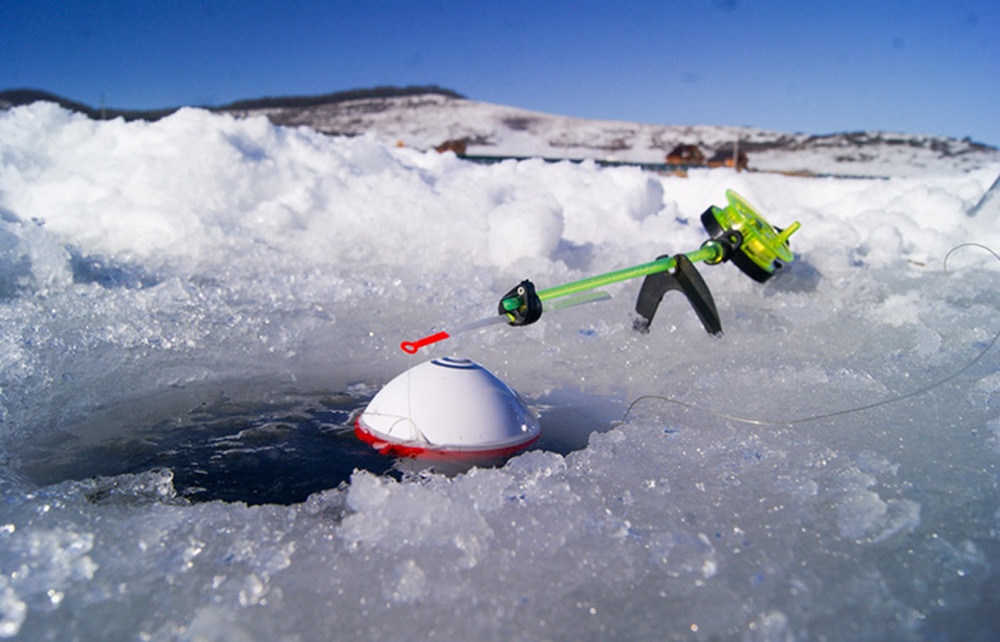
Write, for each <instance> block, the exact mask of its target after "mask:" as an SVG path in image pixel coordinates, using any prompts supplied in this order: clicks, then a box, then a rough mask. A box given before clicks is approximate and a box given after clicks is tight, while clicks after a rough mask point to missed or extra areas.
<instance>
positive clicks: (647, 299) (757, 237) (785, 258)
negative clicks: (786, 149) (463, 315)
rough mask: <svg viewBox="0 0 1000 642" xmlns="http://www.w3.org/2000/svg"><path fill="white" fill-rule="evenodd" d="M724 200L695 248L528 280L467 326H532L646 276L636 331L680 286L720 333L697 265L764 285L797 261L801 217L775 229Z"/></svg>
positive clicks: (440, 335)
mask: <svg viewBox="0 0 1000 642" xmlns="http://www.w3.org/2000/svg"><path fill="white" fill-rule="evenodd" d="M726 200H727V204H726V206H725V207H716V206H714V205H713V206H710V207H709V208H708V209H707V210H705V212H704V213H703V214H702V215H701V222H702V225H703V226H704V227H705V231H706V232H708V235H709V239H708V240H706V241H705V242H704V243H702V245H701V247H699V248H698V249H696V250H692V251H690V252H686V253H682V254H675V255H672V256H669V255H664V256H660V257H658V258H657V259H656V260H655V261H650V262H648V263H643V264H641V265H636V266H633V267H627V268H622V269H620V270H614V271H612V272H607V273H605V274H599V275H597V276H592V277H589V278H585V279H580V280H579V281H573V282H570V283H564V284H562V285H557V286H554V287H550V288H546V289H543V290H537V291H536V289H535V286H534V284H533V283H532V282H531V281H529V280H527V279H525V280H524V281H521V283H519V284H518V285H517V286H515V287H514V288H513V289H511V290H510V291H509V292H507V293H506V294H505V295H504V296H503V297H502V298H501V299H500V303H499V305H498V306H497V312H498V316H497V317H492V318H488V319H484V320H482V321H477V322H473V323H472V324H467V327H470V328H471V327H483V326H484V325H490V324H492V323H494V322H502V321H506V322H507V324H508V325H513V326H521V325H529V324H531V323H534V322H535V321H537V320H538V319H539V318H541V316H542V312H543V311H544V310H546V309H554V308H559V307H569V306H571V305H576V304H577V302H588V301H592V300H597V299H600V298H602V296H601V295H599V294H595V293H593V292H591V291H592V290H595V289H596V288H600V287H603V286H606V285H610V284H612V283H618V282H621V281H627V280H629V279H636V278H639V277H645V279H644V281H643V284H642V287H641V288H640V291H639V297H638V299H637V301H636V313H637V314H638V318H637V319H636V322H635V327H636V329H637V330H640V331H642V332H647V331H648V330H649V326H650V324H651V323H652V320H653V316H654V315H655V314H656V310H657V308H658V307H659V304H660V301H661V300H662V298H663V296H664V294H666V293H667V292H669V291H672V290H677V291H680V292H682V293H683V294H684V295H685V297H686V298H687V300H688V302H689V303H690V304H691V306H692V308H694V311H695V312H696V313H697V314H698V317H699V319H701V322H702V325H703V326H704V327H705V330H706V331H707V332H709V333H711V334H721V333H722V323H721V321H720V319H719V314H718V311H717V310H716V307H715V301H714V300H713V298H712V294H711V292H710V291H709V289H708V286H707V285H706V284H705V281H704V279H702V277H701V275H700V274H699V273H698V270H697V269H696V268H695V267H694V264H695V263H706V264H708V265H717V264H719V263H724V262H726V261H732V263H733V264H734V265H736V266H737V267H738V268H739V269H740V270H741V271H743V272H744V273H745V274H746V275H747V276H749V277H751V278H752V279H754V280H755V281H757V282H759V283H763V282H764V281H767V280H768V279H770V278H771V277H772V276H774V274H775V273H776V272H777V271H778V270H779V269H780V268H781V267H782V266H783V265H786V264H788V263H791V262H792V261H793V260H794V258H795V257H794V255H793V254H792V251H791V249H790V248H789V245H788V239H789V237H790V236H791V235H792V234H794V233H795V232H796V231H797V230H798V229H799V227H800V224H799V222H798V221H796V222H794V223H792V224H791V225H789V226H788V227H787V228H785V229H784V230H782V229H779V228H775V227H773V226H772V225H771V224H770V223H768V222H767V220H766V219H765V218H764V217H763V216H761V214H760V213H759V212H757V210H756V209H754V207H753V206H751V205H750V204H749V203H748V202H747V201H746V199H744V198H743V197H742V196H740V195H739V194H737V193H736V192H734V191H732V190H726ZM574 295H575V297H574V298H573V299H566V301H565V302H564V303H559V302H555V301H554V300H555V299H563V298H564V297H570V296H574ZM603 298H606V296H605V297H603ZM549 302H551V303H549ZM465 329H467V328H466V327H460V328H459V329H458V330H455V331H453V332H452V333H449V332H447V331H444V330H442V331H439V332H437V333H435V334H432V335H429V336H427V337H424V338H422V339H419V340H417V341H404V342H403V343H402V344H401V346H400V347H401V348H402V349H403V350H404V351H405V352H407V353H409V354H414V353H416V351H417V350H419V349H420V348H421V347H423V346H426V345H430V344H432V343H436V342H438V341H442V340H444V339H447V338H448V337H449V336H452V334H455V333H457V332H458V331H464V330H465Z"/></svg>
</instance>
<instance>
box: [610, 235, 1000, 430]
mask: <svg viewBox="0 0 1000 642" xmlns="http://www.w3.org/2000/svg"><path fill="white" fill-rule="evenodd" d="M964 248H977V249H981V250H984V251H986V252H989V253H990V254H992V255H993V258H995V259H996V260H997V261H998V262H1000V254H998V253H997V252H996V251H994V250H993V249H992V248H990V247H987V246H985V245H982V244H980V243H962V244H961V245H956V246H955V247H953V248H951V249H950V250H949V251H948V253H947V254H946V255H945V257H944V261H943V263H944V266H943V267H944V272H945V274H948V273H949V272H948V259H949V258H950V257H951V255H952V254H954V253H955V252H956V251H958V250H961V249H964ZM997 341H1000V329H997V331H996V332H995V333H994V334H993V338H992V339H990V342H989V343H987V344H986V347H985V348H983V349H982V350H980V351H979V353H978V354H977V355H976V356H975V357H973V358H972V360H970V361H969V362H968V363H966V364H965V365H964V366H962V367H961V368H959V369H958V370H956V371H955V372H953V373H951V374H949V375H948V376H946V377H944V378H943V379H939V380H937V381H935V382H933V383H931V384H928V385H926V386H923V387H921V388H918V389H916V390H913V391H911V392H907V393H904V394H900V395H896V396H894V397H889V398H887V399H882V400H881V401H875V402H873V403H869V404H864V405H861V406H854V407H851V408H846V409H844V410H835V411H832V412H825V413H822V414H818V415H810V416H807V417H800V418H797V419H788V420H784V421H769V420H765V419H751V418H748V417H740V416H737V415H731V414H728V413H724V412H719V411H716V410H712V409H710V408H702V407H701V406H698V405H696V404H693V403H688V402H686V401H682V400H680V399H677V398H675V397H668V396H665V395H642V396H641V397H637V398H636V399H634V400H633V401H632V403H630V404H629V405H628V408H626V409H625V413H624V414H623V415H622V418H621V421H620V422H619V423H620V424H623V423H625V421H626V420H627V419H628V416H629V414H631V412H632V410H633V409H634V408H635V406H636V405H638V404H639V403H641V402H643V401H663V402H666V403H670V404H674V405H677V406H681V407H682V408H687V409H688V410H694V411H695V412H701V413H704V414H707V415H711V416H713V417H718V418H719V419H724V420H727V421H732V422H736V423H742V424H748V425H751V426H782V427H791V426H795V425H797V424H804V423H810V422H813V421H821V420H823V419H832V418H834V417H842V416H844V415H850V414H855V413H859V412H864V411H867V410H873V409H875V408H881V407H883V406H889V405H892V404H895V403H899V402H900V401H905V400H907V399H912V398H913V397H918V396H920V395H923V394H926V393H928V392H930V391H931V390H934V389H935V388H939V387H941V386H943V385H945V384H946V383H948V382H950V381H952V380H954V379H957V378H958V377H960V376H961V375H963V374H965V373H966V372H968V371H969V370H970V369H971V368H972V367H974V366H975V365H976V364H977V363H979V362H980V361H982V360H983V357H985V356H986V355H987V354H988V353H989V352H990V351H991V350H992V349H993V346H995V345H996V344H997Z"/></svg>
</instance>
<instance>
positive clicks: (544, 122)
mask: <svg viewBox="0 0 1000 642" xmlns="http://www.w3.org/2000/svg"><path fill="white" fill-rule="evenodd" d="M224 111H228V112H229V113H233V114H235V115H238V116H247V115H260V114H263V115H266V116H267V117H268V118H269V119H270V120H271V121H272V122H274V123H276V124H281V125H293V126H295V125H306V126H309V127H312V128H313V129H316V130H318V131H321V132H324V133H328V134H338V135H347V136H356V135H360V134H364V133H375V134H376V136H377V137H378V138H380V139H382V140H384V141H386V142H390V143H395V142H400V143H402V144H405V145H408V146H413V147H417V148H419V149H428V148H431V147H436V146H437V145H439V144H441V143H443V142H445V141H448V140H456V139H463V140H465V141H467V143H468V153H469V154H470V155H484V156H515V157H533V156H539V157H543V158H565V159H598V160H617V161H626V162H637V163H663V162H664V160H665V156H666V154H667V153H669V152H670V150H672V149H673V148H674V147H675V146H677V145H679V144H688V145H697V146H698V147H699V148H700V149H701V150H702V151H703V152H704V153H705V155H706V157H710V156H712V155H713V154H714V153H716V152H718V151H720V150H722V149H726V148H729V149H731V148H732V147H733V146H734V145H739V148H740V149H742V150H744V151H745V152H746V153H747V154H748V155H749V157H750V158H749V161H750V162H749V166H750V168H751V169H758V170H769V171H782V172H812V173H828V174H841V175H914V174H920V173H924V172H927V171H931V172H934V173H939V172H940V171H941V168H942V165H943V164H946V165H948V166H951V167H954V168H956V169H959V170H962V171H967V170H972V169H976V168H979V167H982V166H984V165H987V164H990V163H996V162H998V161H1000V151H998V150H997V149H996V148H993V147H989V146H986V145H982V144H978V143H975V142H972V141H970V140H968V139H963V140H956V139H952V138H944V137H933V136H921V135H914V134H894V133H885V132H852V133H837V134H827V135H811V134H801V133H797V134H790V133H786V132H777V131H769V130H764V129H754V128H750V127H732V126H721V125H653V124H642V123H632V122H623V121H610V120H586V119H581V118H571V117H568V116H558V115H553V114H546V113H541V112H536V111H529V110H525V109H519V108H516V107H508V106H502V105H495V104H490V103H484V102H477V101H474V100H467V99H465V98H461V97H456V96H454V95H446V94H438V93H426V94H419V95H409V96H393V97H372V98H361V99H355V100H346V101H336V102H328V103H325V104H318V105H307V106H293V105H289V106H272V107H266V108H252V109H224Z"/></svg>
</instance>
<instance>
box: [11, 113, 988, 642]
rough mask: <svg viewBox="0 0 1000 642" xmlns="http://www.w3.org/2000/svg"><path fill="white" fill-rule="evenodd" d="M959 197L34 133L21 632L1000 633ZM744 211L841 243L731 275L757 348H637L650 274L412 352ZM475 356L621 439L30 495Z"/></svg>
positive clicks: (253, 143) (707, 270)
mask: <svg viewBox="0 0 1000 642" xmlns="http://www.w3.org/2000/svg"><path fill="white" fill-rule="evenodd" d="M932 169H933V168H930V169H928V168H926V167H925V168H922V172H921V174H922V175H921V176H919V177H915V176H904V175H903V174H908V172H906V171H900V172H899V175H897V176H894V177H891V178H888V179H884V180H872V179H835V178H805V177H791V176H782V175H776V174H765V173H734V172H732V171H731V170H695V171H691V172H689V173H688V175H687V177H678V176H661V175H657V174H653V173H644V172H642V171H640V170H639V169H637V168H628V167H620V168H601V167H598V166H597V165H595V164H593V163H589V162H585V163H582V164H573V163H568V162H564V163H545V162H542V161H539V160H528V161H520V162H515V161H507V162H502V163H499V164H495V165H488V166H487V165H478V164H474V163H470V162H466V161H463V160H461V159H459V158H457V157H455V156H454V155H452V154H450V153H449V154H437V153H434V152H430V153H424V152H419V151H417V150H414V149H409V148H401V149H400V148H395V147H393V146H392V145H391V144H387V143H386V142H383V141H380V140H377V139H376V138H375V137H373V136H360V137H354V138H336V137H327V136H324V135H321V134H318V133H316V132H315V131H313V130H310V129H307V128H299V129H293V128H281V127H275V126H273V125H271V124H270V123H269V122H268V121H267V120H265V119H264V118H263V117H256V118H249V119H235V118H233V117H230V116H221V115H213V114H210V113H208V112H205V111H200V110H193V109H184V110H181V111H180V112H178V113H176V114H174V115H172V116H170V117H168V118H166V119H164V120H162V121H159V122H156V123H142V122H131V123H126V122H124V121H121V120H118V121H110V122H95V121H91V120H88V119H86V118H84V117H82V116H78V115H74V114H71V113H69V112H67V111H64V110H62V109H60V108H58V107H56V106H54V105H49V104H35V105H32V106H29V107H22V108H16V109H12V110H9V111H7V112H4V113H0V426H2V428H0V430H2V435H0V438H2V441H0V464H2V465H0V492H2V503H0V637H2V638H13V639H24V640H72V639H78V640H112V639H122V640H125V639H128V640H241V641H242V640H286V641H292V640H318V639H336V638H348V637H350V638H357V639H445V640H456V639H477V640H537V639H555V640H580V639H586V640H607V639H628V640H663V639H680V640H685V639H725V640H821V639H852V640H884V639H893V640H920V639H938V640H989V639H993V638H994V636H995V635H996V630H997V629H996V607H997V605H998V603H1000V593H998V592H997V591H998V586H1000V493H998V489H997V486H998V480H1000V477H998V463H1000V461H998V460H1000V445H998V444H1000V381H998V378H997V374H996V372H997V370H998V363H1000V362H998V358H997V352H996V349H995V348H993V349H991V350H990V351H989V352H987V353H986V354H985V356H982V358H980V359H978V361H975V362H974V360H976V359H977V357H979V356H980V355H981V353H982V351H983V350H985V349H986V348H988V347H990V345H991V341H992V340H993V338H994V336H995V333H996V332H997V330H998V329H1000V316H998V314H997V310H998V309H1000V289H998V288H997V275H998V271H1000V265H998V263H997V261H996V260H995V259H994V258H993V257H991V256H990V255H989V254H988V253H986V252H984V251H982V250H980V249H977V248H964V249H961V250H959V251H956V252H955V253H954V254H953V255H952V256H951V257H950V259H949V261H948V264H947V270H946V269H945V266H944V263H943V260H944V257H945V255H946V254H947V253H948V252H949V250H951V249H952V248H953V247H955V246H957V245H959V244H962V243H966V242H976V243H980V244H983V245H987V246H991V247H993V248H994V249H996V248H1000V209H998V208H997V207H996V204H997V202H998V201H997V199H992V201H991V202H992V205H990V206H989V207H981V208H979V209H977V210H976V211H975V214H974V215H970V214H969V212H970V211H972V210H973V208H974V207H975V206H976V204H977V203H978V202H979V201H980V199H981V198H982V197H983V195H984V193H986V191H987V189H988V188H989V187H990V185H991V184H993V182H994V180H995V179H996V177H997V174H998V172H1000V166H995V167H988V168H984V169H980V170H976V171H971V172H968V171H956V169H955V168H953V167H949V166H946V165H942V166H941V167H940V171H937V172H934V171H931V170H932ZM727 188H731V189H734V190H736V191H737V192H739V193H740V194H742V195H743V196H744V197H746V198H747V200H749V201H750V202H751V203H753V204H754V205H755V206H757V207H758V208H759V209H760V211H761V212H762V213H763V214H764V215H765V216H766V217H767V218H768V219H769V220H770V221H771V222H772V223H774V224H775V225H776V226H779V227H784V226H787V225H788V224H790V223H791V222H792V221H795V220H798V221H800V222H801V224H802V228H801V230H799V231H798V232H797V233H796V234H795V235H794V236H793V237H792V248H793V250H794V251H795V252H796V255H797V259H796V261H795V262H794V263H792V264H790V265H789V266H786V267H785V268H783V270H782V272H781V273H779V274H778V275H777V276H776V277H775V278H774V279H772V280H770V281H768V282H767V283H765V284H758V283H755V282H753V281H751V280H750V279H748V278H746V277H745V276H744V275H743V274H741V273H740V272H739V271H738V270H737V269H736V268H735V267H733V266H730V265H722V266H704V267H702V268H700V271H701V273H702V275H703V276H704V277H705V280H706V281H707V283H708V284H709V286H710V287H711V289H712V291H713V293H714V295H715V299H716V303H717V305H718V307H719V311H720V315H721V318H722V322H723V327H724V330H725V335H724V336H723V337H721V338H714V337H711V336H709V335H707V334H706V333H705V332H704V331H703V330H702V329H701V326H700V324H699V322H698V320H697V318H696V316H695V315H694V313H693V312H692V311H691V310H690V309H689V308H688V306H687V305H686V303H685V302H684V301H683V299H682V298H681V297H680V296H679V295H670V294H668V296H667V297H666V298H665V300H664V302H663V304H662V305H661V308H660V311H659V313H658V315H657V317H656V319H655V320H654V322H653V325H652V328H651V332H650V333H649V334H645V335H642V334H638V333H636V332H634V331H633V330H632V317H631V310H632V307H633V305H634V297H635V295H636V293H637V291H638V287H639V283H638V282H637V281H632V282H626V283H622V284H618V285H615V286H611V287H609V288H608V292H609V293H610V294H612V296H613V298H612V300H611V301H608V302H600V303H595V304H591V305H585V306H579V307H574V308H570V309H567V310H561V311H558V312H552V313H547V314H546V315H545V316H543V318H542V320H541V321H540V322H538V323H537V324H535V325H532V326H529V327H526V328H510V327H507V326H505V325H496V326H491V327H488V328H485V329H482V330H478V331H475V332H467V333H464V334H461V335H458V336H456V337H454V338H453V339H451V340H449V341H447V342H445V343H443V344H440V345H439V346H436V347H434V348H430V349H427V350H425V351H424V353H423V354H422V355H420V356H418V357H408V356H407V355H405V354H404V353H403V352H401V351H400V350H399V348H398V345H399V343H400V341H402V340H412V339H416V338H419V337H420V336H424V335H426V334H428V333H429V332H431V331H433V330H435V329H440V328H448V327H455V326H457V325H461V324H463V323H465V322H468V321H471V320H475V319H478V318H482V317H483V316H487V315H490V314H492V313H493V312H494V311H495V309H496V302H497V301H498V299H499V297H500V296H501V295H502V294H503V293H504V292H506V291H507V290H508V289H510V288H511V287H512V286H513V285H515V284H516V283H517V282H519V281H520V280H521V279H523V278H530V279H532V280H533V281H534V282H535V284H536V285H537V286H538V287H539V288H544V287H548V286H552V285H557V284H559V283H563V282H565V281H569V280H574V279H578V278H582V277H585V276H590V275H592V274H598V273H601V272H604V271H608V270H612V269H617V268H621V267H626V266H629V265H634V264H638V263H643V262H646V261H649V260H652V259H653V258H655V257H656V256H659V255H661V254H665V253H676V252H683V251H688V250H692V249H696V248H697V247H698V245H699V244H700V243H701V242H702V241H703V240H704V239H705V233H704V232H703V230H702V228H701V224H700V221H699V216H700V214H701V212H702V211H704V209H705V208H706V207H708V206H709V205H712V204H715V205H723V204H724V202H725V197H724V192H725V190H726V189H727ZM675 297H676V298H675ZM447 354H453V355H457V356H463V357H468V358H471V359H474V360H476V361H478V362H479V363H482V364H483V365H484V366H486V367H487V368H490V369H491V370H492V371H494V372H495V373H497V374H498V376H500V377H501V378H502V379H504V380H505V381H506V382H507V383H508V384H509V385H511V386H512V387H513V388H515V389H516V390H518V391H519V393H521V395H522V396H524V397H525V399H526V400H528V402H529V403H531V404H533V405H534V406H536V407H537V408H538V409H539V410H540V411H541V413H542V426H543V432H544V431H545V427H546V417H547V416H549V417H551V416H554V415H555V414H556V413H558V412H562V413H563V414H564V415H565V414H566V413H569V414H570V415H572V412H573V411H576V412H579V413H580V415H581V417H583V416H584V415H586V416H589V417H591V420H589V421H588V420H583V419H582V420H581V421H580V422H579V425H580V430H581V431H586V432H588V433H589V435H588V434H577V435H575V436H574V439H575V440H576V443H578V444H579V445H578V446H577V447H573V448H568V449H564V451H563V452H555V451H554V450H552V449H546V448H540V449H536V450H532V451H530V452H527V453H525V454H523V455H520V456H518V457H515V458H513V459H511V460H510V461H509V462H507V463H506V465H504V466H502V467H498V468H473V469H471V470H469V471H468V472H465V473H461V474H457V475H444V474H439V473H435V472H426V471H425V472H422V473H416V474H408V475H405V476H403V477H402V478H399V477H393V476H378V475H376V474H373V473H371V472H367V471H365V470H360V469H359V470H357V471H356V472H355V473H354V475H353V476H352V477H351V479H350V481H349V483H345V484H343V485H342V486H340V487H336V488H330V489H328V490H325V491H322V492H318V493H315V494H313V495H312V496H310V497H309V499H308V500H306V501H305V502H303V503H296V504H292V505H275V504H264V505H257V506H248V505H246V504H243V503H238V502H234V503H227V502H222V501H212V502H191V501H188V500H187V499H186V498H185V497H184V496H183V495H182V494H181V493H180V492H179V490H180V489H177V488H175V487H174V483H173V474H172V472H171V471H170V470H168V469H162V468H157V469H152V470H149V471H144V472H130V473H127V474H126V473H123V474H119V475H112V476H80V477H78V478H66V479H61V480H55V481H51V480H50V481H47V482H40V481H39V480H38V479H37V478H33V477H32V475H31V474H30V471H31V470H33V468H32V467H33V466H34V467H36V468H37V466H39V465H40V464H41V463H44V461H45V460H46V457H49V456H50V455H51V453H52V452H54V450H53V449H58V448H61V449H63V451H65V449H70V450H76V451H78V452H86V448H87V447H88V446H90V445H92V444H95V443H98V442H101V441H102V440H105V441H106V440H107V439H119V440H122V441H123V442H126V441H128V439H127V437H128V435H129V434H130V433H132V432H135V433H141V432H142V431H143V430H148V429H149V427H150V426H154V425H160V424H157V423H156V422H157V421H158V420H160V419H162V418H163V417H169V416H172V415H171V414H170V413H172V412H175V411H177V409H178V408H192V407H196V406H198V404H201V403H204V402H205V401H206V400H208V399H213V398H215V397H217V396H218V395H219V394H220V390H224V391H225V394H226V395H227V398H229V399H232V400H233V402H234V403H236V402H241V401H255V400H260V399H266V398H268V397H269V395H275V394H278V393H279V392H287V391H288V390H301V391H305V390H329V391H331V392H342V391H345V390H355V391H357V390H361V391H368V392H369V393H370V392H373V391H375V390H377V389H378V387H379V386H380V385H382V384H384V383H385V382H386V381H388V380H389V379H390V378H392V377H393V376H395V375H396V374H398V373H399V372H402V371H403V370H405V369H406V368H408V367H411V366H412V365H415V364H416V363H417V362H418V360H419V359H421V358H427V357H430V356H441V355H447ZM973 362H974V363H973ZM970 363H972V366H971V367H969V368H968V369H965V370H964V371H963V368H966V366H968V365H969V364H970ZM959 371H961V372H960V374H958V376H956V377H952V375H953V374H955V373H959ZM942 380H945V381H944V383H943V384H942V385H940V386H934V385H933V384H935V382H939V381H942ZM921 391H922V393H921V394H913V395H911V393H915V392H921ZM897 397H903V398H902V399H900V400H898V401H897V402H894V403H889V404H883V405H876V404H880V402H883V401H886V400H890V399H893V398H897ZM574 400H576V401H574ZM633 401H634V402H635V403H634V405H632V406H631V408H630V409H629V410H628V412H627V413H626V411H625V409H626V406H627V405H628V404H629V403H631V402H633ZM862 406H874V407H870V408H867V409H864V410H859V411H857V412H849V413H845V412H842V411H846V410H849V409H851V408H856V407H862ZM119 407H128V408H129V409H130V410H129V411H128V412H127V413H123V412H117V411H116V410H115V409H116V408H119ZM547 413H550V414H547ZM596 416H600V417H602V418H603V419H602V420H601V422H597V423H599V424H600V425H599V428H598V429H596V430H594V425H595V421H594V420H593V417H596ZM607 417H613V418H614V419H610V420H605V419H606V418H607ZM745 420H751V421H745ZM602 422H603V423H602ZM572 428H573V422H572V421H570V425H569V430H570V431H572ZM563 429H564V430H565V429H566V427H565V426H564V427H563Z"/></svg>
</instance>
